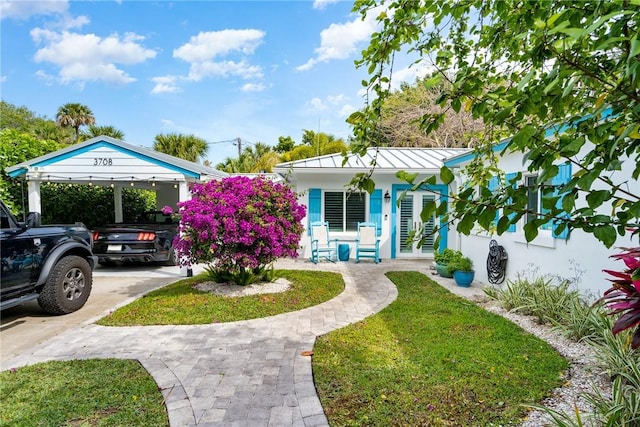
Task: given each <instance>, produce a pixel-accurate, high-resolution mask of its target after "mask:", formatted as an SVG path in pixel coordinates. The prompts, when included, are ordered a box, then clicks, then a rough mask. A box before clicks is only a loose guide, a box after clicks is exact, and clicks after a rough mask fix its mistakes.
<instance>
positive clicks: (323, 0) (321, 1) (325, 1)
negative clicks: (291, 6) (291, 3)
mask: <svg viewBox="0 0 640 427" xmlns="http://www.w3.org/2000/svg"><path fill="white" fill-rule="evenodd" d="M338 1H339V0H314V2H313V8H314V9H319V10H322V9H324V8H326V7H327V6H328V5H330V4H333V3H338Z"/></svg>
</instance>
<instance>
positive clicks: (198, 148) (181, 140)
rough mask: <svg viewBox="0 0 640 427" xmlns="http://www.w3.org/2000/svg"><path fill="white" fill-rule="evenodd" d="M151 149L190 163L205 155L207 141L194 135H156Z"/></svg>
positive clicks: (207, 147)
mask: <svg viewBox="0 0 640 427" xmlns="http://www.w3.org/2000/svg"><path fill="white" fill-rule="evenodd" d="M153 149H154V150H156V151H160V152H161V153H165V154H169V155H172V156H175V157H180V158H181V159H185V160H189V161H190V162H198V161H199V160H200V159H202V158H203V157H204V156H205V154H207V150H208V149H209V146H208V145H207V141H205V140H204V139H202V138H198V137H197V136H195V135H183V134H178V133H169V134H159V135H156V138H155V141H154V143H153Z"/></svg>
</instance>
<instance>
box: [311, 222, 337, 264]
mask: <svg viewBox="0 0 640 427" xmlns="http://www.w3.org/2000/svg"><path fill="white" fill-rule="evenodd" d="M320 257H324V258H326V259H327V260H329V261H331V262H335V261H336V260H337V258H338V239H331V238H330V237H329V223H328V222H326V221H325V222H322V221H317V222H312V223H311V261H312V262H313V263H314V264H316V263H318V261H320Z"/></svg>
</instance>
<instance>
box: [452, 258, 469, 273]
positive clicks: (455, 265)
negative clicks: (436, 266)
mask: <svg viewBox="0 0 640 427" xmlns="http://www.w3.org/2000/svg"><path fill="white" fill-rule="evenodd" d="M447 268H448V269H449V273H453V272H454V271H473V261H471V258H469V257H466V256H463V257H460V258H456V259H454V260H453V261H451V262H450V263H449V264H447Z"/></svg>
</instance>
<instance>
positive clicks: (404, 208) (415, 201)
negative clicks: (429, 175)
mask: <svg viewBox="0 0 640 427" xmlns="http://www.w3.org/2000/svg"><path fill="white" fill-rule="evenodd" d="M435 198H436V196H435V195H434V194H433V193H430V192H426V191H415V192H408V193H407V194H406V195H405V197H404V199H402V201H401V202H400V206H399V208H398V215H397V217H396V218H397V221H398V223H397V224H396V227H397V230H398V233H397V234H396V235H397V236H398V237H397V239H398V241H397V242H396V248H398V249H397V254H396V256H397V257H398V258H423V257H429V258H430V257H432V256H433V243H434V240H435V237H436V236H435V235H434V234H433V229H434V228H435V216H432V217H431V218H429V220H428V221H427V222H426V223H424V229H423V231H422V235H423V236H424V237H425V241H424V244H423V245H422V247H420V248H418V247H417V244H418V240H420V239H419V236H416V237H418V238H416V239H414V241H407V239H408V238H409V236H410V234H411V232H412V231H413V230H417V229H418V228H420V226H422V225H423V224H422V220H421V219H420V212H422V208H423V207H424V206H425V205H426V204H427V202H430V201H433V200H435Z"/></svg>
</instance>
